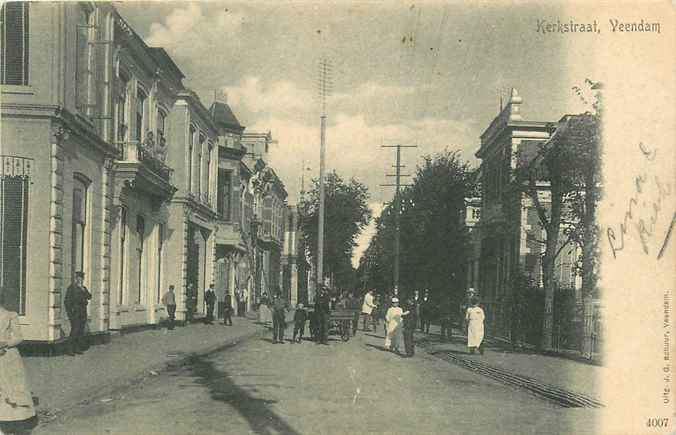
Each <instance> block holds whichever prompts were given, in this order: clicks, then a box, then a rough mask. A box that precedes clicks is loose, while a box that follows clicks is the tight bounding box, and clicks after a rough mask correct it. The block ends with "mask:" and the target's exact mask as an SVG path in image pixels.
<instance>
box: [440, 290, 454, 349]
mask: <svg viewBox="0 0 676 435" xmlns="http://www.w3.org/2000/svg"><path fill="white" fill-rule="evenodd" d="M456 315H457V308H456V305H455V304H454V303H453V299H451V297H450V296H449V297H448V298H447V299H445V300H443V301H442V302H441V303H440V305H439V326H440V327H441V329H440V335H441V340H446V341H451V339H452V338H453V321H454V320H456Z"/></svg>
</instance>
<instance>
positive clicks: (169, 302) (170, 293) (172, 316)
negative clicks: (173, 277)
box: [162, 285, 176, 329]
mask: <svg viewBox="0 0 676 435" xmlns="http://www.w3.org/2000/svg"><path fill="white" fill-rule="evenodd" d="M162 303H163V304H164V306H165V307H167V314H168V315H169V329H174V322H175V320H176V294H174V286H173V285H170V286H169V290H167V292H166V293H165V294H164V296H162Z"/></svg>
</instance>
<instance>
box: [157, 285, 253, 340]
mask: <svg viewBox="0 0 676 435" xmlns="http://www.w3.org/2000/svg"><path fill="white" fill-rule="evenodd" d="M193 288H194V286H193V285H192V284H189V285H188V291H187V293H186V298H187V301H186V302H187V303H186V309H187V312H186V318H187V320H189V321H190V320H192V315H193V311H194V309H195V306H196V303H195V300H196V297H195V294H194V291H193ZM235 300H236V304H237V315H238V316H239V317H242V316H244V311H245V310H246V290H239V289H238V290H236V291H235ZM217 302H218V297H217V296H216V291H215V290H214V284H213V283H211V284H210V285H209V288H207V289H206V290H204V303H205V305H206V317H205V319H204V322H205V323H206V324H208V325H213V324H214V320H215V317H214V310H215V309H216V303H217ZM162 304H164V306H165V307H167V315H168V316H169V319H168V322H169V324H168V329H174V327H175V324H176V294H175V287H174V286H173V285H170V286H169V289H168V290H167V291H166V293H164V295H163V296H162ZM234 312H235V309H234V307H233V304H232V297H231V295H230V292H229V291H226V292H225V295H224V297H223V325H226V326H232V315H233V314H234Z"/></svg>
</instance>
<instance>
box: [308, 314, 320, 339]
mask: <svg viewBox="0 0 676 435" xmlns="http://www.w3.org/2000/svg"><path fill="white" fill-rule="evenodd" d="M308 318H309V319H310V338H311V339H312V341H314V342H315V343H317V342H319V317H318V316H317V311H316V310H312V311H309V312H308Z"/></svg>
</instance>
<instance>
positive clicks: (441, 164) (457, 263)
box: [358, 151, 473, 300]
mask: <svg viewBox="0 0 676 435" xmlns="http://www.w3.org/2000/svg"><path fill="white" fill-rule="evenodd" d="M470 175H471V171H470V168H469V165H468V164H467V163H466V162H462V161H460V159H459V154H458V153H457V152H450V151H444V152H441V153H438V154H435V155H428V156H424V157H423V162H422V164H421V165H419V166H418V167H417V169H416V174H415V177H414V179H413V183H412V185H411V186H410V187H407V188H405V189H403V190H402V191H401V192H400V194H399V197H398V198H394V199H393V202H392V203H390V204H388V205H387V206H386V207H385V208H384V209H383V212H382V213H381V216H380V217H379V218H378V219H377V220H376V234H375V235H374V237H373V238H372V239H371V242H370V244H369V247H368V248H367V249H366V251H365V254H364V256H363V257H362V262H361V264H360V268H359V271H358V273H359V276H360V279H361V281H362V282H366V283H367V284H368V285H369V286H370V287H375V288H376V289H378V290H380V291H388V290H390V289H391V288H392V285H393V282H392V279H393V278H392V268H393V262H394V255H393V245H394V231H395V223H394V221H395V215H394V213H395V210H396V207H394V205H395V204H394V201H399V202H400V210H401V211H400V213H401V214H400V246H401V256H400V267H399V282H400V287H401V289H402V291H403V292H405V291H406V290H412V289H422V288H429V289H430V292H431V293H432V296H433V297H434V298H435V299H436V300H439V297H440V296H441V295H442V294H443V295H444V297H447V295H448V294H455V293H457V295H456V296H458V297H460V294H462V293H463V291H464V289H462V285H463V284H464V282H463V280H462V277H463V274H462V267H463V266H462V263H463V258H464V255H465V252H466V251H465V248H466V245H467V232H466V229H465V227H464V223H463V222H461V219H460V216H461V215H462V212H463V211H464V208H465V202H464V200H465V197H466V196H467V195H468V194H469V193H470V191H471V189H472V188H473V178H472V177H471V176H470Z"/></svg>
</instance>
